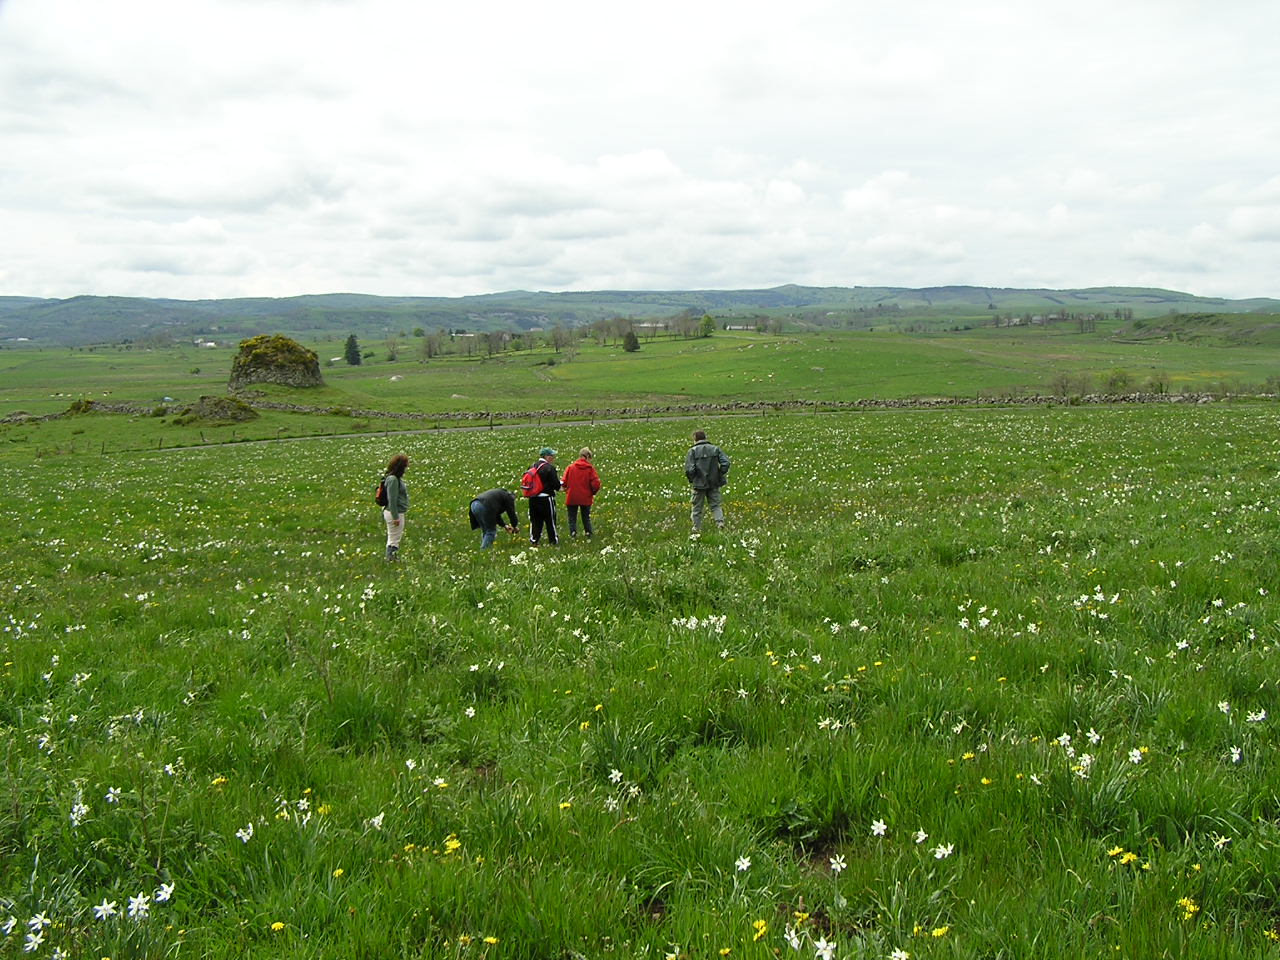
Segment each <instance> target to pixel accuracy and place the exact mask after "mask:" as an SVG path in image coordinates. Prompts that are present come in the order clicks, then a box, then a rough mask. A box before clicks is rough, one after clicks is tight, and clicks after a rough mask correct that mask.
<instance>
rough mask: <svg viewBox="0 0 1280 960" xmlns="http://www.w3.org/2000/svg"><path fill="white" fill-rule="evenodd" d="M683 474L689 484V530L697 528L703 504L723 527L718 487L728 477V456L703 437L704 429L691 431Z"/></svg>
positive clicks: (700, 525)
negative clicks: (690, 500)
mask: <svg viewBox="0 0 1280 960" xmlns="http://www.w3.org/2000/svg"><path fill="white" fill-rule="evenodd" d="M684 475H685V476H686V477H688V478H689V484H690V485H691V486H692V487H693V532H694V533H699V532H701V530H702V514H703V512H704V510H705V509H706V507H710V508H711V518H712V519H713V520H715V522H716V526H718V527H724V510H723V509H722V508H721V505H720V488H721V487H723V486H724V484H725V481H726V480H727V479H728V477H729V458H728V457H727V456H725V453H724V451H723V450H721V449H720V448H719V447H717V446H716V445H715V444H714V443H710V442H709V441H708V440H707V434H706V431H705V430H695V431H694V432H693V446H692V447H690V448H689V453H688V455H686V456H685V458H684Z"/></svg>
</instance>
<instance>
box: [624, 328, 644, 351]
mask: <svg viewBox="0 0 1280 960" xmlns="http://www.w3.org/2000/svg"><path fill="white" fill-rule="evenodd" d="M622 349H623V350H625V351H627V353H635V352H636V351H637V350H639V349H640V338H639V337H637V336H636V333H635V331H634V330H628V331H627V332H626V334H625V335H624V336H623V338H622Z"/></svg>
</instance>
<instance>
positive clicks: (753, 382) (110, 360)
mask: <svg viewBox="0 0 1280 960" xmlns="http://www.w3.org/2000/svg"><path fill="white" fill-rule="evenodd" d="M307 345H308V346H310V347H312V348H313V349H315V350H316V352H317V353H318V355H319V356H320V357H321V358H322V368H321V369H322V373H323V375H324V377H325V381H326V385H325V386H323V387H320V388H316V389H312V390H305V391H298V390H289V389H286V388H275V387H267V388H264V390H263V393H264V395H265V396H266V398H267V399H272V400H285V401H288V402H295V403H303V404H307V405H312V406H323V407H336V408H342V409H347V408H356V409H372V410H385V411H399V412H448V411H459V410H493V411H511V410H540V409H560V410H569V409H589V408H617V407H636V406H641V407H644V406H648V407H658V406H662V405H667V404H671V403H698V402H710V403H715V402H724V401H727V400H758V401H765V402H776V401H782V400H795V399H804V400H815V401H836V400H852V399H857V398H862V397H877V398H903V397H920V396H958V397H978V396H989V395H993V394H1006V393H1044V392H1047V391H1048V390H1049V388H1050V385H1051V383H1052V381H1053V380H1054V378H1055V377H1056V376H1059V375H1062V374H1071V375H1078V374H1086V375H1088V376H1089V377H1091V378H1093V382H1094V383H1099V382H1101V380H1102V378H1104V377H1105V376H1107V375H1108V374H1110V373H1111V372H1112V371H1114V370H1116V369H1124V370H1126V371H1127V372H1128V374H1129V380H1130V383H1131V385H1132V388H1133V389H1140V388H1142V386H1143V385H1144V384H1146V383H1147V382H1148V381H1150V380H1151V379H1152V378H1153V377H1162V378H1164V379H1165V381H1166V382H1167V386H1168V388H1169V389H1171V390H1173V391H1175V392H1176V391H1179V390H1182V389H1188V390H1206V389H1213V390H1231V389H1253V388H1257V387H1259V386H1261V385H1262V384H1263V383H1265V382H1266V381H1267V380H1268V379H1269V378H1273V377H1275V376H1276V375H1277V373H1278V372H1280V346H1271V345H1267V344H1252V345H1243V346H1230V345H1222V344H1217V343H1207V344H1206V343H1191V342H1186V341H1178V340H1171V341H1144V342H1117V341H1115V340H1112V339H1108V338H1107V337H1103V336H1090V335H1084V334H1079V333H1075V332H1073V330H1072V329H1069V328H1068V327H1065V326H1064V327H1055V328H1016V329H1002V330H995V329H989V328H984V329H975V330H968V331H956V332H951V333H937V334H915V335H910V334H898V333H881V332H876V333H866V332H862V333H848V332H832V333H822V334H797V335H783V336H769V335H764V334H756V333H747V332H726V331H720V332H717V333H716V334H715V335H714V336H712V337H708V338H705V339H694V340H685V339H678V338H665V337H659V338H655V339H642V341H641V349H640V350H639V351H638V352H635V353H626V352H624V351H623V350H622V349H621V348H620V347H619V346H615V345H607V346H599V345H597V344H595V343H592V342H587V341H580V342H578V343H576V344H575V346H574V348H573V349H572V350H564V351H560V352H556V351H554V350H552V349H550V348H548V347H539V348H538V349H533V350H522V351H517V352H508V353H501V354H496V355H494V356H492V357H487V356H483V352H482V351H481V352H480V353H479V354H477V355H476V356H471V357H467V356H460V355H448V356H445V357H441V358H435V359H432V360H430V361H427V362H420V361H419V359H418V358H417V354H416V353H415V351H416V349H417V347H418V345H419V341H418V340H417V339H416V338H413V337H409V338H407V339H406V340H405V341H403V342H402V349H401V359H399V360H398V361H396V362H388V361H386V360H385V349H384V347H383V345H382V344H379V343H376V342H373V343H366V344H364V346H365V347H366V349H370V350H372V351H373V352H374V354H375V356H374V357H373V358H372V359H371V360H369V361H367V362H366V363H365V364H363V365H361V366H357V367H349V366H347V365H346V364H345V363H342V362H339V363H336V364H333V365H326V364H327V361H328V360H329V359H330V358H332V357H336V356H340V355H341V353H342V344H341V342H322V343H315V344H307ZM475 349H477V350H479V349H480V348H479V345H475ZM231 357H232V351H231V350H230V349H223V348H218V349H197V348H195V347H182V348H171V349H167V350H146V349H143V348H140V347H135V348H134V349H131V350H124V349H123V348H120V349H117V348H114V347H99V348H95V349H93V350H92V351H90V350H89V349H88V348H84V349H80V348H77V349H75V350H69V349H59V350H37V349H10V350H0V414H8V413H12V412H14V411H17V410H22V411H25V412H27V413H31V414H47V413H56V412H59V411H60V410H65V409H66V408H67V406H68V405H69V404H70V402H71V401H72V400H75V399H79V398H89V399H96V400H103V401H106V402H125V401H128V402H134V403H141V404H146V405H157V406H158V405H163V404H166V403H170V404H172V403H175V402H176V403H183V402H191V401H194V400H196V399H198V398H199V397H200V396H202V395H209V394H221V393H225V392H226V381H227V376H228V374H229V372H230V367H231ZM166 397H168V398H171V400H170V401H166V400H165V398H166Z"/></svg>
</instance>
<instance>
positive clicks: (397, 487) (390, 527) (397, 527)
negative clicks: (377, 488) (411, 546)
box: [382, 453, 409, 560]
mask: <svg viewBox="0 0 1280 960" xmlns="http://www.w3.org/2000/svg"><path fill="white" fill-rule="evenodd" d="M408 466H409V458H408V457H407V456H405V455H404V454H403V453H397V454H396V455H395V456H394V457H392V458H391V462H390V463H388V464H387V473H386V476H384V477H383V478H382V489H383V490H385V491H386V495H387V503H386V506H384V507H383V508H382V518H383V519H384V520H386V521H387V559H388V560H394V559H395V558H396V554H398V553H399V552H400V538H401V537H403V536H404V515H405V513H406V512H407V511H408V509H409V490H408V488H407V487H406V486H405V485H404V472H405V470H406V469H407V468H408Z"/></svg>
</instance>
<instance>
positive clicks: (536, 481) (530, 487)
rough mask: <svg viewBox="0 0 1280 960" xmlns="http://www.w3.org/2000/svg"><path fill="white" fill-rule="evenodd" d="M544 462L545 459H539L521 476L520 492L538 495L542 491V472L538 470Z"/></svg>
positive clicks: (533, 495)
mask: <svg viewBox="0 0 1280 960" xmlns="http://www.w3.org/2000/svg"><path fill="white" fill-rule="evenodd" d="M544 463H546V461H545V460H539V461H538V462H537V463H535V464H534V465H533V466H532V467H530V468H529V469H528V470H526V471H525V472H524V476H523V477H521V478H520V492H521V493H522V494H524V495H525V496H526V497H536V496H537V495H538V494H540V493H541V492H542V474H540V473H539V472H538V468H539V467H540V466H542V465H543V464H544Z"/></svg>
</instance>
